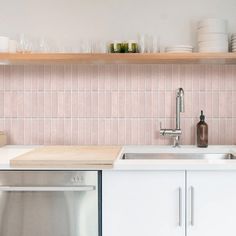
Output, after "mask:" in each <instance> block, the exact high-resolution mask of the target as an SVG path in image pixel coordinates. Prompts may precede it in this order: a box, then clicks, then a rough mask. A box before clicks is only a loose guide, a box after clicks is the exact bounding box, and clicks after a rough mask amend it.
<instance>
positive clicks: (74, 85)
mask: <svg viewBox="0 0 236 236" xmlns="http://www.w3.org/2000/svg"><path fill="white" fill-rule="evenodd" d="M71 89H72V90H78V89H79V87H78V66H77V65H72V66H71Z"/></svg>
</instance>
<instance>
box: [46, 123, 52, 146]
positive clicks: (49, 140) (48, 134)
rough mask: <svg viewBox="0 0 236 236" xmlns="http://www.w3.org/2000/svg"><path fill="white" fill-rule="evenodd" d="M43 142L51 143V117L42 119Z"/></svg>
mask: <svg viewBox="0 0 236 236" xmlns="http://www.w3.org/2000/svg"><path fill="white" fill-rule="evenodd" d="M44 144H45V145H51V144H52V121H51V119H45V120H44Z"/></svg>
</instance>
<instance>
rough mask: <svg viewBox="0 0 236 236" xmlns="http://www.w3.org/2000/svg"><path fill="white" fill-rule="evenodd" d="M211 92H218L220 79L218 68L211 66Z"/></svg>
mask: <svg viewBox="0 0 236 236" xmlns="http://www.w3.org/2000/svg"><path fill="white" fill-rule="evenodd" d="M211 79H212V90H213V91H218V90H219V89H220V87H219V86H220V85H219V79H220V66H218V65H212V74H211Z"/></svg>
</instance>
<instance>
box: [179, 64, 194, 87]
mask: <svg viewBox="0 0 236 236" xmlns="http://www.w3.org/2000/svg"><path fill="white" fill-rule="evenodd" d="M192 67H193V66H192V65H182V66H181V68H180V70H181V71H180V76H181V81H180V82H181V86H182V87H183V88H184V90H192V89H193V72H192Z"/></svg>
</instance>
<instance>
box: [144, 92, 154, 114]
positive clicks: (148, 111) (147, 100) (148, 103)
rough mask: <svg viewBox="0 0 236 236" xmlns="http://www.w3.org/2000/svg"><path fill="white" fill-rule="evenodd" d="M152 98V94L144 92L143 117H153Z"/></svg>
mask: <svg viewBox="0 0 236 236" xmlns="http://www.w3.org/2000/svg"><path fill="white" fill-rule="evenodd" d="M152 102H153V98H152V92H145V113H144V117H150V118H151V117H152V116H153V112H152V111H153V103H152Z"/></svg>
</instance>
